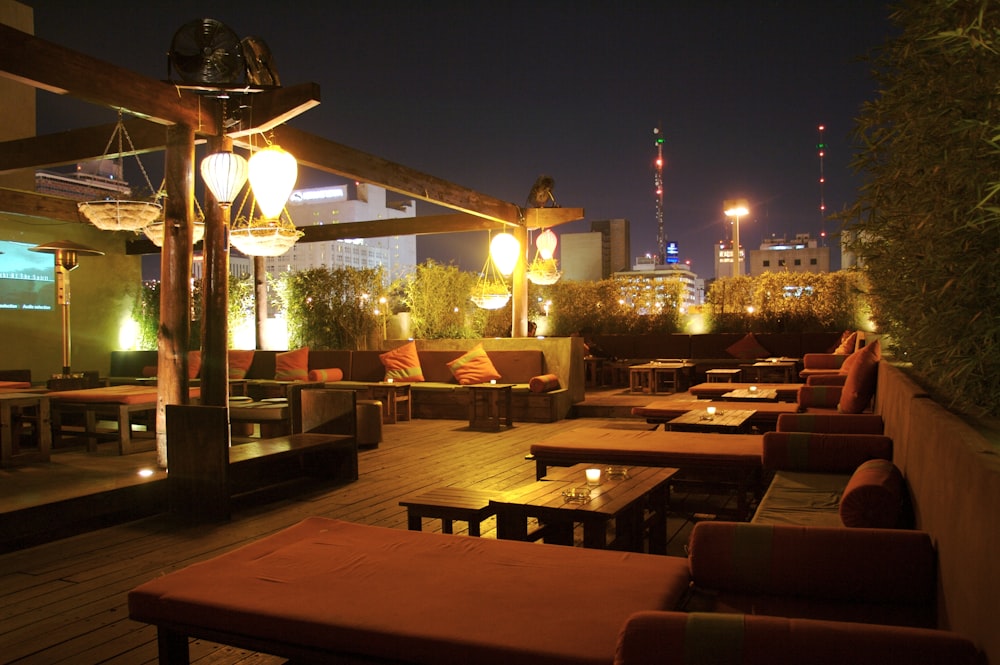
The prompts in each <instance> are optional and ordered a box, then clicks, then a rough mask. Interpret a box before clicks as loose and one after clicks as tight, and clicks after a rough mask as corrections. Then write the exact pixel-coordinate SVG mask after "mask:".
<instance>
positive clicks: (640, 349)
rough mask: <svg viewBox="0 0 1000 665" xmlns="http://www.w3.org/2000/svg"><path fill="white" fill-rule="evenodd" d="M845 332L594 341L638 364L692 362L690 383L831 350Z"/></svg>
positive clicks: (672, 335) (603, 337)
mask: <svg viewBox="0 0 1000 665" xmlns="http://www.w3.org/2000/svg"><path fill="white" fill-rule="evenodd" d="M841 336H842V333H838V332H813V333H753V334H748V333H704V334H695V335H691V334H686V333H651V334H647V335H595V336H594V337H593V339H594V341H595V342H596V343H597V344H598V345H599V346H600V348H601V349H602V350H603V351H604V353H605V354H607V355H608V356H609V357H613V358H619V359H628V360H629V362H630V364H638V363H641V362H647V361H650V360H655V359H656V358H677V359H680V360H687V361H689V362H691V363H692V364H693V365H694V367H693V368H692V377H691V383H693V384H697V383H702V382H704V381H706V374H705V372H706V371H707V370H709V369H738V368H740V367H741V366H743V365H747V364H752V363H753V362H754V361H755V360H758V359H760V358H767V357H785V358H802V357H804V356H805V355H806V354H809V353H828V352H832V351H833V350H834V349H835V348H836V347H837V345H838V343H839V342H840V339H841Z"/></svg>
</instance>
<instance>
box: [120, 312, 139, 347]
mask: <svg viewBox="0 0 1000 665" xmlns="http://www.w3.org/2000/svg"><path fill="white" fill-rule="evenodd" d="M138 347H139V322H138V321H136V320H135V319H133V318H132V317H131V316H130V317H128V318H126V319H125V320H124V321H122V324H121V325H120V326H119V327H118V348H119V349H121V350H122V351H133V350H135V349H137V348H138Z"/></svg>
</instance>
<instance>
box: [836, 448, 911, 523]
mask: <svg viewBox="0 0 1000 665" xmlns="http://www.w3.org/2000/svg"><path fill="white" fill-rule="evenodd" d="M902 510H903V474H902V473H901V472H900V471H899V469H898V468H896V465H895V464H893V463H892V462H890V461H889V460H884V459H873V460H868V461H867V462H865V463H864V464H862V465H861V466H859V467H858V468H857V469H856V470H855V471H854V473H853V474H852V475H851V479H850V480H849V481H848V483H847V487H845V488H844V494H843V496H841V498H840V507H839V512H840V521H841V522H843V523H844V526H849V527H858V528H867V529H893V528H895V527H898V526H899V522H900V516H901V515H902Z"/></svg>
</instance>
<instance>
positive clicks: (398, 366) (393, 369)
mask: <svg viewBox="0 0 1000 665" xmlns="http://www.w3.org/2000/svg"><path fill="white" fill-rule="evenodd" d="M379 359H380V360H381V361H382V366H383V367H385V378H386V379H392V380H393V381H399V382H401V383H406V382H416V381H423V380H424V371H423V369H421V367H420V357H419V356H418V355H417V343H416V342H408V343H406V344H404V345H403V346H401V347H399V348H396V349H393V350H392V351H386V352H385V353H383V354H381V355H379Z"/></svg>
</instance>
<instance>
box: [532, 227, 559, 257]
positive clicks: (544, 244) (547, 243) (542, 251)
mask: <svg viewBox="0 0 1000 665" xmlns="http://www.w3.org/2000/svg"><path fill="white" fill-rule="evenodd" d="M558 243H559V237H558V236H556V234H555V233H553V232H552V229H545V230H544V231H542V232H541V233H539V234H538V237H537V238H535V247H536V248H537V249H538V255H539V256H541V257H542V258H543V259H545V260H546V261H548V260H549V259H551V258H552V257H553V255H555V252H556V245H557V244H558Z"/></svg>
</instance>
